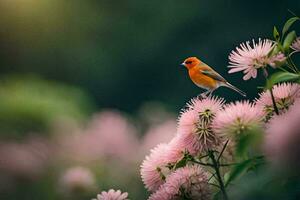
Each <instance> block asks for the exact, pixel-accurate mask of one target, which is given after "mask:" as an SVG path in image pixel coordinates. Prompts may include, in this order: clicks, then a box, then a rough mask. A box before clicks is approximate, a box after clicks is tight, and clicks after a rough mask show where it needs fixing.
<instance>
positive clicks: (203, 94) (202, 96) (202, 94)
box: [197, 91, 209, 99]
mask: <svg viewBox="0 0 300 200" xmlns="http://www.w3.org/2000/svg"><path fill="white" fill-rule="evenodd" d="M208 93H209V92H208V91H206V92H203V93H201V94H199V95H198V96H197V97H198V98H199V99H205V98H207V94H208Z"/></svg>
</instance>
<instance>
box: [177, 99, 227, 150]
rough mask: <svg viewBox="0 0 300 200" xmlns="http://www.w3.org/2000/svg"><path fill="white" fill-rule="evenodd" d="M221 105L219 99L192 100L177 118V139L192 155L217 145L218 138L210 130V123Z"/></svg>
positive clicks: (221, 101)
mask: <svg viewBox="0 0 300 200" xmlns="http://www.w3.org/2000/svg"><path fill="white" fill-rule="evenodd" d="M223 104H224V100H223V99H221V98H216V97H209V98H206V99H198V98H194V99H192V100H191V102H190V103H189V104H188V108H187V109H186V110H185V111H184V112H183V113H182V114H181V116H180V117H179V122H178V135H179V138H180V140H181V143H182V145H183V146H184V147H185V148H186V149H187V150H188V151H189V153H191V154H192V155H195V154H197V153H199V152H201V151H204V150H208V149H211V148H213V147H214V146H215V145H218V144H219V142H220V141H219V138H218V136H217V135H215V133H214V132H213V131H212V129H211V122H212V120H213V118H214V117H215V115H216V113H217V112H218V111H219V110H220V109H221V108H222V106H223Z"/></svg>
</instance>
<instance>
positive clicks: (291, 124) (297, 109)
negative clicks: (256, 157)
mask: <svg viewBox="0 0 300 200" xmlns="http://www.w3.org/2000/svg"><path fill="white" fill-rule="evenodd" d="M299 122H300V101H299V100H298V101H296V102H295V104H294V105H292V106H291V107H290V109H289V111H287V112H286V113H284V114H282V115H276V116H274V117H273V118H272V119H271V120H270V122H269V123H268V127H267V130H266V137H265V145H264V149H265V152H266V155H267V158H269V159H270V160H271V161H272V163H273V164H274V166H276V167H279V168H281V167H283V168H284V169H291V170H287V171H289V172H293V171H295V172H299V170H298V169H299V168H300V148H299V144H300V124H299Z"/></svg>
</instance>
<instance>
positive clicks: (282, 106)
mask: <svg viewBox="0 0 300 200" xmlns="http://www.w3.org/2000/svg"><path fill="white" fill-rule="evenodd" d="M272 90H273V95H274V98H275V102H276V105H277V107H278V109H279V111H280V112H283V111H285V110H287V109H288V108H289V106H290V105H292V104H293V103H294V101H295V100H296V99H299V98H300V86H299V84H296V83H280V84H277V85H275V86H274V87H273V88H272ZM256 105H257V106H258V107H260V108H261V109H263V110H264V111H265V112H266V114H267V115H272V113H273V112H274V109H273V103H272V98H271V94H270V91H265V92H262V93H261V94H259V98H258V99H256Z"/></svg>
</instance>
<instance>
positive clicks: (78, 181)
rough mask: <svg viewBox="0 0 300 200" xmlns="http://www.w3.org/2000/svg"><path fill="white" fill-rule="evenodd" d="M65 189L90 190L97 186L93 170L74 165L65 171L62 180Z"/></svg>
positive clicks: (67, 190)
mask: <svg viewBox="0 0 300 200" xmlns="http://www.w3.org/2000/svg"><path fill="white" fill-rule="evenodd" d="M60 183H61V186H62V187H63V191H66V192H67V193H72V192H75V191H90V190H91V189H93V188H94V187H95V183H96V182H95V178H94V175H93V174H92V172H91V171H90V170H89V169H87V168H84V167H72V168H70V169H68V170H66V171H65V173H64V174H63V176H62V177H61V180H60Z"/></svg>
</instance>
